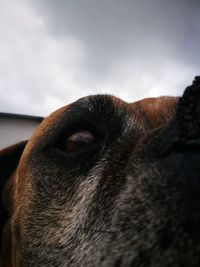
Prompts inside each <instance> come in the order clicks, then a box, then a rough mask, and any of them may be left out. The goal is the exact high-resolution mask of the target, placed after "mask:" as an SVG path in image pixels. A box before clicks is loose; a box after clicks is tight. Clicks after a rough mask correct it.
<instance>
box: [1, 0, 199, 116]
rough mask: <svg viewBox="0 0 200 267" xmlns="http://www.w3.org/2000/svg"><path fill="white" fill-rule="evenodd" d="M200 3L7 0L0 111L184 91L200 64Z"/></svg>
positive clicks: (40, 110)
mask: <svg viewBox="0 0 200 267" xmlns="http://www.w3.org/2000/svg"><path fill="white" fill-rule="evenodd" d="M199 6H200V4H199V2H198V1H194V0H193V1H186V0H182V1H181V0H174V1H172V0H169V1H164V0H161V1H160V0H148V1H147V0H146V1H145V0H140V1H139V0H138V1H134V0H125V1H119V0H101V1H97V0H84V1H82V0H76V1H74V0H73V1H72V0H71V1H70V0H67V1H61V0H60V1H59V0H57V1H53V0H43V1H39V0H34V1H33V0H15V2H13V1H12V0H2V1H1V4H0V17H1V24H0V111H7V112H16V113H25V114H35V115H42V116H43V115H47V114H49V113H50V112H51V111H53V110H55V109H57V108H59V107H60V106H63V105H65V104H68V103H70V102H72V101H75V100H76V99H78V98H80V97H83V96H85V95H88V94H96V93H111V94H114V95H116V96H118V97H121V98H123V99H124V100H127V101H134V100H136V99H139V98H143V97H148V96H158V95H163V94H173V95H177V94H181V93H182V91H183V89H184V87H185V86H186V85H187V84H188V83H190V82H191V80H192V79H193V76H194V75H197V74H198V72H199V69H200V60H199V55H198V52H199V48H200V29H199V25H200V18H199V16H198V14H199V11H200V10H199Z"/></svg>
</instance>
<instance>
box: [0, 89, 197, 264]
mask: <svg viewBox="0 0 200 267" xmlns="http://www.w3.org/2000/svg"><path fill="white" fill-rule="evenodd" d="M197 87H198V86H197ZM192 88H193V87H192ZM188 91H189V93H187V92H188ZM194 91H195V90H194V89H193V90H192V89H191V88H189V89H188V90H187V92H186V93H185V96H184V97H183V98H181V101H179V98H175V97H160V98H149V99H143V100H141V101H137V102H135V103H131V104H128V103H126V102H123V101H122V100H120V99H118V98H115V97H113V96H90V97H87V98H83V99H81V100H79V101H77V102H75V103H73V104H71V105H69V106H66V107H63V108H61V109H59V110H58V111H56V112H54V113H53V114H51V115H50V116H49V117H47V118H46V119H45V120H44V121H43V122H42V123H41V124H40V125H39V127H38V128H37V129H36V131H35V132H34V134H33V136H32V137H31V138H30V140H29V141H28V143H27V144H26V142H24V143H21V144H19V145H16V146H13V147H11V148H8V149H5V150H2V151H1V152H0V179H1V194H2V202H3V204H2V206H1V212H2V214H3V217H4V218H3V219H2V217H1V220H2V221H1V227H3V225H4V224H5V223H6V221H7V222H9V224H10V225H11V228H10V230H9V231H10V234H11V239H10V241H9V242H8V244H7V245H5V247H4V244H2V251H3V250H6V251H4V252H3V253H2V254H3V255H2V257H1V262H0V266H7V267H8V266H10V267H18V266H105V267H107V266H113V267H114V266H116V267H117V266H136V267H142V266H151V267H161V266H162V267H169V266H174V267H181V266H183V267H184V266H191V267H197V266H200V231H199V229H198V227H197V225H198V224H199V223H200V219H199V218H200V215H199V214H200V212H199V206H200V199H199V197H198V196H199V193H200V189H199V188H200V182H199V180H198V178H199V161H200V150H199V147H198V145H196V146H195V147H194V145H193V144H199V143H198V140H199V137H200V131H199V128H198V127H199V126H198V127H197V126H195V127H193V132H194V131H195V134H196V135H195V138H193V139H190V137H188V133H187V136H186V135H185V139H184V138H183V137H184V131H185V132H187V131H189V130H188V129H186V130H183V126H184V129H185V127H186V128H187V126H185V122H184V121H185V120H187V119H188V117H190V118H191V117H192V116H195V118H196V117H198V118H199V119H200V114H199V110H200V109H199V104H198V103H200V101H198V102H197V101H196V104H195V105H196V106H195V107H193V108H192V109H191V108H190V109H189V108H185V109H184V105H186V104H185V103H187V104H188V103H189V102H191V103H193V101H194V99H193V95H194ZM196 91H197V89H196ZM196 91H195V92H196ZM188 95H189V96H188ZM199 96H200V93H199V91H198V93H195V99H196V98H199V100H200V97H199ZM182 99H183V100H182ZM186 106H187V105H186ZM188 106H189V107H191V105H189V104H188ZM180 112H181V114H180ZM184 112H185V113H184ZM74 123H75V124H76V127H77V128H76V129H78V130H79V124H80V125H81V126H80V130H81V129H82V128H83V127H84V123H85V125H87V126H86V128H88V127H89V129H90V127H92V129H93V127H94V128H95V130H97V132H98V131H100V132H101V134H102V135H100V136H101V137H100V139H98V140H97V144H96V145H95V146H94V147H91V148H87V151H86V152H84V151H83V152H80V153H77V154H75V155H72V154H69V153H68V152H66V151H65V149H64V146H63V144H64V143H63V142H64V141H65V138H67V135H68V134H70V131H71V127H75V126H73V125H74ZM195 123H196V122H195ZM88 125H89V126H88ZM91 125H92V126H91ZM191 125H192V126H193V124H191ZM194 129H195V130H194ZM191 142H193V143H192V145H191ZM22 151H23V153H22ZM21 154H22V155H21ZM186 167H187V168H186ZM198 187H199V188H198ZM6 210H7V211H8V213H6ZM3 237H4V238H5V237H7V234H3ZM3 240H4V239H3Z"/></svg>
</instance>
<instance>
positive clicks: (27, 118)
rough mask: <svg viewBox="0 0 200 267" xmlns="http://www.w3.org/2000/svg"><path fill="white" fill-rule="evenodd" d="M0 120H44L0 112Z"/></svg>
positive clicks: (37, 117)
mask: <svg viewBox="0 0 200 267" xmlns="http://www.w3.org/2000/svg"><path fill="white" fill-rule="evenodd" d="M0 118H15V119H24V120H32V121H37V122H41V121H42V120H43V119H44V118H43V117H39V116H31V115H23V114H13V113H5V112H0Z"/></svg>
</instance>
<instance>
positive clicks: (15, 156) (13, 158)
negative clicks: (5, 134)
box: [0, 141, 27, 266]
mask: <svg viewBox="0 0 200 267" xmlns="http://www.w3.org/2000/svg"><path fill="white" fill-rule="evenodd" d="M26 143H27V141H23V142H20V143H18V144H15V145H12V146H10V147H8V148H5V149H3V150H0V242H1V254H2V251H3V250H4V249H5V248H4V245H5V244H4V234H3V232H5V231H6V226H5V225H6V222H7V221H8V218H9V216H8V211H7V210H6V209H5V207H4V201H3V191H4V187H5V185H6V183H7V181H8V180H9V177H10V175H11V174H12V173H13V172H14V171H15V169H16V167H17V165H18V163H19V160H20V158H21V155H22V152H23V150H24V147H25V145H26ZM9 197H10V198H11V196H9ZM1 256H2V255H1ZM1 256H0V257H1ZM0 266H1V259H0Z"/></svg>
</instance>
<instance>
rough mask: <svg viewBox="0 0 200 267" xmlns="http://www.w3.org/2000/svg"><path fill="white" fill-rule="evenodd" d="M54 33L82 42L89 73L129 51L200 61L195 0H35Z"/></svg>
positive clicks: (146, 57) (199, 8)
mask: <svg viewBox="0 0 200 267" xmlns="http://www.w3.org/2000/svg"><path fill="white" fill-rule="evenodd" d="M36 3H37V7H38V8H39V10H40V12H41V13H42V15H43V16H46V18H47V20H48V26H49V30H50V31H51V32H52V33H53V34H54V35H55V36H57V37H58V38H64V37H65V36H68V35H71V36H73V37H75V38H77V39H79V40H81V42H82V43H83V45H84V47H85V49H86V52H87V56H88V58H87V64H88V67H89V71H90V72H91V73H92V75H96V76H97V77H98V76H101V75H103V77H105V75H109V74H110V73H109V70H110V66H111V65H113V64H118V62H120V61H121V60H126V59H127V58H129V57H132V58H134V57H135V58H136V60H137V59H138V58H139V59H140V60H141V61H144V62H153V61H155V66H156V64H158V63H157V61H160V60H166V59H169V58H172V59H173V60H178V61H180V62H183V63H187V64H195V65H197V66H199V58H198V52H199V48H200V27H199V25H200V16H199V14H200V2H199V1H196V0H193V1H188V0H174V1H172V0H169V1H163V0H161V1H160V0H148V1H147V0H140V1H135V0H125V1H119V0H101V1H98V0H86V1H82V0H78V1H64V0H60V1H53V0H44V1H38V0H36Z"/></svg>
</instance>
